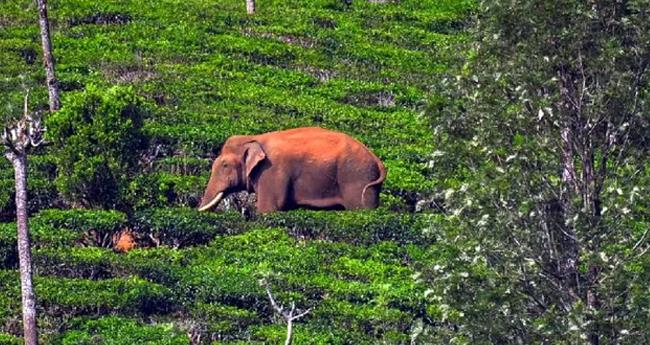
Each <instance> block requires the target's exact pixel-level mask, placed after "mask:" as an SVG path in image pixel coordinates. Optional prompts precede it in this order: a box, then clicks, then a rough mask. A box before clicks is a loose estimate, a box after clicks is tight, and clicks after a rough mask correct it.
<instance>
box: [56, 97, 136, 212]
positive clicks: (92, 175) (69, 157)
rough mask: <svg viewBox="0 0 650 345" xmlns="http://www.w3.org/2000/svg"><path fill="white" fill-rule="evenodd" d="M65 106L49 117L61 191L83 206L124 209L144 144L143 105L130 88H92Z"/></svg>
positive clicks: (73, 98)
mask: <svg viewBox="0 0 650 345" xmlns="http://www.w3.org/2000/svg"><path fill="white" fill-rule="evenodd" d="M64 104H65V105H64V107H63V108H62V109H61V110H60V111H59V112H57V113H55V114H53V115H51V116H50V117H49V118H48V119H47V126H48V129H49V131H48V134H49V135H50V138H51V141H52V143H53V144H54V150H53V151H54V152H53V155H54V156H55V157H56V163H57V179H56V184H57V187H58V189H59V191H60V192H61V193H62V194H63V196H64V197H65V198H66V199H67V200H68V201H69V202H71V203H73V204H76V205H79V206H83V207H93V208H94V207H104V208H112V207H116V206H118V207H120V206H124V205H123V203H122V201H121V200H122V196H123V194H124V193H125V189H126V188H127V185H128V182H129V180H130V178H131V176H132V175H133V173H134V170H135V169H136V166H137V160H138V157H139V154H140V150H141V149H142V148H144V145H145V144H146V140H145V136H144V134H143V133H142V117H143V115H144V114H145V113H146V111H147V110H146V109H147V108H146V106H145V103H144V101H143V100H142V99H141V98H140V97H138V96H137V95H136V94H135V93H134V92H133V90H132V89H131V88H128V87H127V88H125V87H111V88H109V89H107V90H102V89H100V88H99V87H97V86H89V87H87V88H86V89H85V90H84V91H82V92H78V93H74V94H70V95H69V96H68V97H67V99H66V101H65V102H64Z"/></svg>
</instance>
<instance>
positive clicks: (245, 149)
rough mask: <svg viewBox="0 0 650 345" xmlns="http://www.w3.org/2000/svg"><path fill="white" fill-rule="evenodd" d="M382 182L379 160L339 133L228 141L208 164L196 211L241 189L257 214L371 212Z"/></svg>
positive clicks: (308, 131) (303, 131) (298, 131)
mask: <svg viewBox="0 0 650 345" xmlns="http://www.w3.org/2000/svg"><path fill="white" fill-rule="evenodd" d="M385 178H386V168H384V165H383V164H382V162H381V161H380V160H379V158H377V156H375V155H374V154H373V153H372V152H370V150H368V148H367V147H365V146H364V145H363V144H361V143H360V142H359V141H357V140H355V139H353V138H352V137H350V136H348V135H346V134H343V133H340V132H335V131H331V130H327V129H323V128H318V127H305V128H295V129H289V130H285V131H277V132H270V133H265V134H260V135H241V136H239V135H238V136H232V137H230V138H228V140H226V142H225V144H224V145H223V148H222V149H221V154H220V155H219V157H217V159H216V160H215V161H214V163H213V164H212V173H211V175H210V180H209V181H208V186H207V187H206V189H205V192H204V194H203V198H202V199H201V205H200V206H199V211H206V210H209V209H211V208H212V207H214V206H215V205H217V204H218V203H219V201H220V200H221V199H222V198H223V197H224V196H225V195H227V194H228V193H232V192H237V191H241V190H247V191H249V192H255V193H256V194H257V205H256V207H257V211H258V212H260V213H265V212H272V211H284V210H290V209H295V208H311V209H347V210H350V209H360V208H375V207H377V206H378V205H379V192H380V190H381V185H382V183H383V182H384V179H385Z"/></svg>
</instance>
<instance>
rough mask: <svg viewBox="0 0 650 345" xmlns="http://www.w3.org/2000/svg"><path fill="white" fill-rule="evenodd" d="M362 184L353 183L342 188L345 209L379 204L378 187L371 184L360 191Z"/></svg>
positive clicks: (373, 206)
mask: <svg viewBox="0 0 650 345" xmlns="http://www.w3.org/2000/svg"><path fill="white" fill-rule="evenodd" d="M365 186H366V185H365V184H364V185H353V186H348V187H346V188H345V189H343V206H344V207H345V209H346V210H357V209H365V208H377V206H379V188H378V187H377V186H371V187H368V188H366V192H365V193H364V194H363V198H362V193H363V189H364V188H365Z"/></svg>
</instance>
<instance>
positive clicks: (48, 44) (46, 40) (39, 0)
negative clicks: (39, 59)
mask: <svg viewBox="0 0 650 345" xmlns="http://www.w3.org/2000/svg"><path fill="white" fill-rule="evenodd" d="M36 6H37V7H38V24H39V26H40V28H41V43H42V45H43V63H44V64H45V77H46V82H47V92H48V94H49V98H50V111H57V110H59V108H61V99H60V97H59V82H58V81H57V80H56V75H55V73H54V55H53V54H52V41H51V40H50V21H49V20H48V18H47V0H36Z"/></svg>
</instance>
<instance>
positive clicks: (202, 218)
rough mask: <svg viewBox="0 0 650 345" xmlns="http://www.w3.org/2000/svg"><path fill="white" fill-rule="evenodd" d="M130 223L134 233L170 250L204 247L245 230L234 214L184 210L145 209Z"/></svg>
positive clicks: (236, 214)
mask: <svg viewBox="0 0 650 345" xmlns="http://www.w3.org/2000/svg"><path fill="white" fill-rule="evenodd" d="M134 222H135V224H134V225H135V229H136V231H137V232H138V233H142V234H147V235H148V236H151V237H153V238H155V240H156V241H157V242H158V243H157V244H159V245H160V244H162V245H167V246H171V247H181V246H187V245H193V244H202V243H207V242H209V241H210V240H211V239H213V238H214V237H216V236H220V235H229V234H236V233H240V232H242V231H244V230H245V229H247V225H246V223H245V222H244V219H243V218H242V216H241V215H240V214H238V213H235V212H226V213H207V212H198V211H197V210H195V209H188V208H160V209H147V210H145V211H141V212H137V213H136V214H135V215H134Z"/></svg>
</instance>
